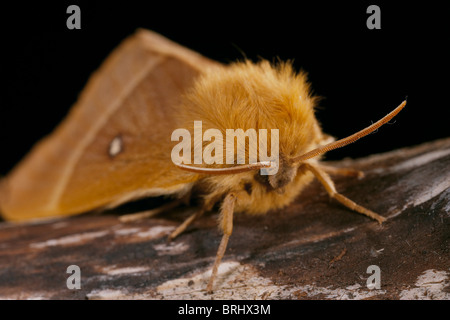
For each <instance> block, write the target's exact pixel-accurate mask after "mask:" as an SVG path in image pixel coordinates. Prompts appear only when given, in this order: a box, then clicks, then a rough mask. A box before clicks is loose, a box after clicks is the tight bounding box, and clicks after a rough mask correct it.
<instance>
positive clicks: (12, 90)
mask: <svg viewBox="0 0 450 320" xmlns="http://www.w3.org/2000/svg"><path fill="white" fill-rule="evenodd" d="M422 3H423V4H420V3H419V2H417V1H416V2H409V3H408V2H403V3H402V2H398V1H395V4H393V3H392V1H391V3H389V2H385V1H375V2H368V1H345V2H344V1H333V2H331V1H329V2H328V1H327V2H324V1H295V2H294V1H291V2H281V1H272V2H261V1H258V2H244V1H240V2H213V1H210V2H206V3H195V2H191V1H189V2H187V1H186V2H183V3H179V2H165V4H164V5H163V4H158V3H157V2H154V1H139V2H138V1H123V2H109V1H70V2H68V1H45V2H43V1H38V2H29V3H28V2H16V3H15V4H3V3H2V6H1V7H0V12H1V16H0V32H1V50H0V51H1V60H0V61H1V62H0V74H1V78H2V80H3V84H2V85H1V86H0V90H1V91H0V94H1V99H0V119H1V122H0V124H1V125H0V143H1V157H0V159H1V160H0V174H6V173H7V172H8V171H9V170H10V169H11V168H12V167H13V165H14V164H16V163H17V162H18V161H19V160H20V159H21V158H22V157H23V156H24V155H25V154H26V152H28V150H29V149H30V148H31V146H32V145H33V144H34V143H35V142H36V141H38V140H39V139H40V138H42V137H43V136H45V135H46V134H48V133H50V132H51V131H52V130H53V129H54V128H55V126H56V125H57V124H58V123H59V122H60V121H61V120H62V119H63V117H64V116H65V115H66V114H67V111H68V110H69V108H70V107H71V105H72V104H73V103H74V102H75V101H76V99H77V95H78V94H79V93H80V91H81V90H82V88H83V87H84V85H85V83H86V81H87V80H88V78H89V75H90V74H91V73H92V72H93V71H94V70H95V69H96V68H98V66H99V65H100V64H101V62H102V61H103V60H104V58H106V56H107V55H108V54H109V53H110V52H111V50H113V49H114V48H115V47H116V46H117V45H118V44H119V42H120V41H121V40H122V39H124V38H125V37H126V36H128V35H130V34H132V33H133V32H134V31H135V30H136V29H137V28H139V27H141V28H147V29H151V30H154V31H156V32H159V33H161V34H163V35H164V36H166V37H168V38H170V39H172V40H174V41H176V42H178V43H180V44H182V45H184V46H187V47H188V48H191V49H193V50H195V51H198V52H200V53H202V54H203V55H205V56H207V57H210V58H212V59H215V60H218V61H221V62H224V63H228V62H232V61H235V60H237V59H242V58H243V54H245V55H246V56H247V57H248V58H249V59H252V60H257V59H258V58H259V57H262V58H266V59H269V60H273V59H274V58H276V57H279V58H281V59H283V60H285V59H294V66H295V68H296V69H297V70H300V69H303V70H305V71H307V72H308V73H309V79H310V81H311V83H312V88H313V90H314V92H315V93H316V94H317V95H320V96H322V97H324V99H323V100H322V101H321V102H320V108H319V109H318V111H317V117H318V119H319V120H320V122H321V123H322V125H323V128H324V131H325V132H327V133H329V134H331V135H333V136H335V137H338V138H342V137H345V136H347V135H349V134H351V133H353V132H355V131H357V130H360V129H362V128H363V127H365V126H367V125H370V124H371V122H373V121H376V120H378V119H379V118H381V117H382V116H384V115H385V114H387V113H388V112H389V111H390V110H392V109H393V108H395V107H396V106H397V105H399V104H400V103H401V102H402V101H403V99H404V98H405V96H408V105H407V108H406V109H405V110H404V111H402V112H401V113H400V114H399V115H398V116H397V118H396V120H395V121H393V124H391V125H386V126H384V127H382V128H381V129H379V130H378V132H377V133H376V134H372V135H370V136H369V137H366V138H364V139H363V140H361V141H359V142H357V143H356V144H354V145H351V146H348V147H346V148H344V149H340V150H336V151H333V152H331V153H329V154H328V155H327V158H328V159H340V158H343V157H347V156H349V157H359V156H364V155H368V154H372V153H378V152H382V151H388V150H392V149H395V148H398V147H403V146H411V145H415V144H418V143H422V142H425V141H430V140H434V139H437V138H442V137H446V136H449V133H450V130H449V123H448V122H449V121H448V119H449V116H448V111H447V109H448V107H446V106H448V102H447V101H446V98H447V97H446V93H447V90H448V72H447V69H448V63H447V59H448V56H450V53H449V49H448V48H447V46H448V41H449V32H448V30H449V24H448V22H447V21H448V19H447V16H446V11H445V8H444V7H441V6H442V4H439V2H431V1H427V2H422ZM440 3H443V2H440ZM70 4H77V5H79V7H80V9H81V30H68V29H67V27H66V19H67V18H68V17H69V14H67V13H66V9H67V7H68V6H69V5H70ZM370 4H377V5H379V6H380V8H381V30H368V29H367V27H366V20H367V18H368V17H369V14H367V13H366V9H367V7H368V6H369V5H370Z"/></svg>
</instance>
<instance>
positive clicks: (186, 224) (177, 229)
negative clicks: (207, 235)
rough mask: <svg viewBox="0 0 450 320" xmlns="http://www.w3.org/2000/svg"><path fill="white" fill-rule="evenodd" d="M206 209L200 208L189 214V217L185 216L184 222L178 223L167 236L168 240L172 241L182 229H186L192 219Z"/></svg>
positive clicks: (196, 217)
mask: <svg viewBox="0 0 450 320" xmlns="http://www.w3.org/2000/svg"><path fill="white" fill-rule="evenodd" d="M206 211H208V210H205V208H201V209H200V210H198V211H197V212H196V213H194V214H193V215H191V216H189V218H187V219H186V220H184V222H183V223H182V224H180V225H179V226H178V227H177V228H176V229H175V230H174V231H173V232H172V233H171V234H170V235H169V237H168V240H169V241H172V240H173V239H175V238H176V237H178V236H179V235H180V234H181V233H183V232H184V230H186V228H187V227H188V226H189V225H190V224H191V223H192V222H194V220H196V219H198V218H200V217H201V216H202V215H203V214H204V213H205V212H206Z"/></svg>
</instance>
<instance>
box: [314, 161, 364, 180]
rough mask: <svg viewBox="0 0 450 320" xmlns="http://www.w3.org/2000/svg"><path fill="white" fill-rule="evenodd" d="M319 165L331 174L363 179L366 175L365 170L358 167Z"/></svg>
mask: <svg viewBox="0 0 450 320" xmlns="http://www.w3.org/2000/svg"><path fill="white" fill-rule="evenodd" d="M318 167H319V168H320V169H322V170H323V171H325V172H326V173H329V174H331V175H340V176H346V177H355V178H358V179H361V178H363V177H364V172H362V171H360V170H356V169H351V168H338V167H332V166H328V165H325V164H318Z"/></svg>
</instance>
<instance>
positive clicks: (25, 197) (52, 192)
mask: <svg viewBox="0 0 450 320" xmlns="http://www.w3.org/2000/svg"><path fill="white" fill-rule="evenodd" d="M316 103H317V99H316V98H315V97H313V96H311V94H310V88H309V84H308V82H307V81H306V76H305V75H304V74H303V73H299V74H298V73H295V72H294V70H293V69H292V67H291V65H290V64H288V63H280V64H278V65H277V66H273V65H271V64H270V63H268V62H267V61H261V62H259V63H256V64H255V63H251V62H248V61H245V62H240V63H234V64H231V65H229V66H223V65H220V64H219V63H216V62H214V61H211V60H209V59H207V58H205V57H203V56H201V55H199V54H197V53H195V52H192V51H190V50H188V49H186V48H184V47H181V46H179V45H177V44H175V43H173V42H171V41H169V40H167V39H165V38H163V37H162V36H160V35H158V34H155V33H153V32H150V31H146V30H140V31H138V32H137V33H136V34H135V35H133V36H131V37H130V38H128V39H126V40H125V41H124V42H123V43H122V44H121V45H120V46H119V47H118V48H117V49H116V50H115V51H114V52H113V53H112V54H111V55H110V57H108V59H107V60H106V61H105V62H104V63H103V65H102V66H101V67H100V69H99V70H98V71H97V72H96V73H95V74H93V76H92V77H91V79H90V80H89V82H88V84H87V85H86V88H85V89H84V90H83V92H82V93H81V95H80V97H79V100H78V102H77V103H76V105H75V106H74V107H73V108H72V111H71V112H70V114H69V115H68V117H67V118H66V119H65V120H64V121H63V123H62V124H61V125H60V126H59V127H58V128H57V129H56V130H55V132H54V133H53V134H51V135H50V136H49V137H47V138H45V139H44V140H43V141H41V142H40V143H38V144H37V145H36V146H35V147H34V148H33V149H32V151H31V152H30V153H29V155H28V156H27V157H26V158H25V159H24V160H23V161H22V162H21V163H19V164H18V165H17V166H16V167H15V168H14V169H13V170H12V172H11V173H10V174H9V175H8V176H7V177H6V178H5V179H4V180H3V181H2V182H1V184H0V212H1V213H2V215H3V217H4V218H5V219H7V220H11V221H23V220H28V219H35V218H44V217H52V216H64V215H73V214H78V213H82V212H86V211H89V210H92V209H96V208H110V207H114V206H117V205H119V204H122V203H125V202H127V201H130V200H134V199H138V198H142V197H151V196H160V195H167V196H172V197H174V198H177V199H180V198H182V197H186V196H187V195H191V194H192V195H197V196H198V197H200V198H201V199H202V203H203V205H202V208H201V209H200V210H199V211H198V212H197V213H196V214H194V215H193V216H192V217H190V218H189V219H188V220H187V221H186V222H185V223H183V224H182V225H181V226H180V227H179V228H178V229H177V230H176V231H175V232H174V233H173V234H172V236H171V237H172V238H173V237H175V236H177V235H178V234H180V233H181V232H182V231H183V230H184V229H185V228H186V227H187V226H188V225H189V224H190V223H191V222H192V221H193V220H194V219H196V218H198V217H199V216H201V214H202V213H204V212H205V211H208V210H211V209H212V208H213V206H214V204H216V203H221V209H220V218H219V227H220V229H221V230H222V231H223V238H222V242H221V244H220V247H219V251H218V253H217V257H216V261H215V263H214V267H213V273H212V276H211V280H210V282H209V284H208V287H207V289H208V290H209V291H211V290H212V285H213V280H214V277H215V274H216V272H217V267H218V265H219V264H220V261H221V259H222V257H223V255H224V253H225V249H226V246H227V242H228V238H229V236H230V235H231V233H232V221H233V214H234V213H235V212H246V213H249V214H264V213H267V212H268V211H270V210H273V209H278V208H282V207H284V206H286V205H288V204H289V203H291V202H292V201H293V200H294V199H295V197H296V196H297V195H298V194H299V193H300V192H301V191H302V189H304V188H305V186H307V185H308V184H309V183H310V182H311V181H312V180H313V179H314V178H317V179H318V180H319V181H320V182H321V183H322V184H323V185H324V187H325V189H326V190H327V192H328V193H329V195H330V196H331V197H332V198H334V199H336V200H338V201H339V202H341V203H342V204H344V205H345V206H347V207H349V208H350V209H352V210H354V211H357V212H359V213H362V214H365V215H367V216H369V217H371V218H373V219H375V220H377V221H378V222H380V223H381V222H382V221H383V220H384V218H383V217H382V216H380V215H378V214H376V213H374V212H372V211H370V210H368V209H366V208H363V207H361V206H359V205H357V204H356V203H354V202H353V201H351V200H349V199H348V198H346V197H344V196H343V195H341V194H339V193H338V192H337V191H336V189H335V188H334V185H333V182H332V180H331V178H330V177H329V175H328V173H331V174H344V175H349V176H351V175H359V174H361V173H359V172H357V171H354V170H351V169H337V168H329V167H327V166H324V165H322V164H321V162H320V156H321V155H322V154H323V153H325V152H327V151H330V150H332V149H335V148H339V147H342V146H344V145H346V144H348V143H351V142H353V141H355V140H357V139H359V138H361V137H363V136H364V135H366V134H368V133H370V132H373V131H374V130H376V129H377V128H378V127H380V126H381V125H383V124H384V123H386V122H388V121H389V120H390V119H392V118H393V117H394V116H395V115H396V114H397V113H398V112H399V111H400V110H401V109H402V108H403V107H404V106H405V104H406V102H403V103H402V104H401V105H400V106H399V107H397V108H396V109H395V110H394V111H392V112H391V113H390V114H388V115H387V116H386V117H384V118H383V119H381V120H380V121H378V122H376V123H374V124H373V125H372V126H370V127H368V128H366V129H364V130H361V131H359V132H357V133H355V134H354V135H352V136H350V137H347V138H345V139H342V140H338V141H333V139H332V138H331V137H330V136H328V135H326V134H324V133H323V132H322V129H321V127H320V125H319V123H318V121H317V119H316V118H315V115H314V107H315V105H316ZM198 120H200V121H202V124H203V130H204V131H205V130H207V129H218V130H219V131H221V132H223V133H225V131H226V129H243V130H247V129H249V128H253V129H256V130H258V129H278V130H279V170H278V172H277V173H276V174H275V175H271V176H262V175H260V173H259V170H258V169H259V168H260V167H261V166H262V165H258V164H247V166H245V167H244V166H242V167H240V168H242V169H241V170H238V171H236V170H235V171H233V168H234V169H236V167H239V166H240V165H235V166H231V167H230V166H226V165H211V166H208V165H205V164H203V165H201V166H179V167H177V166H175V165H174V164H173V163H172V161H171V157H170V155H171V150H172V148H173V146H174V143H172V142H171V141H170V137H171V133H172V132H173V130H175V129H177V128H188V130H190V131H191V132H193V130H194V128H193V123H194V121H198ZM203 147H205V145H204V146H203ZM205 169H208V170H209V171H208V170H205ZM238 169H239V168H238ZM219 170H222V171H221V172H220V174H219Z"/></svg>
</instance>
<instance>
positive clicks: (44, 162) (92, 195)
mask: <svg viewBox="0 0 450 320" xmlns="http://www.w3.org/2000/svg"><path fill="white" fill-rule="evenodd" d="M215 65H217V64H216V63H215V62H212V61H211V60H208V59H206V58H204V57H202V56H201V55H199V54H197V53H195V52H192V51H190V50H188V49H186V48H184V47H181V46H179V45H177V44H175V43H173V42H171V41H169V40H167V39H166V38H164V37H162V36H160V35H158V34H156V33H153V32H150V31H147V30H139V31H138V32H136V34H134V35H133V36H131V37H129V38H128V39H126V40H124V42H123V43H122V44H121V45H120V46H119V47H118V48H117V49H116V50H114V51H113V53H112V54H111V55H110V56H109V57H108V58H107V59H106V61H105V62H104V63H103V65H102V66H101V67H100V69H99V70H98V71H97V72H95V73H94V74H93V75H92V77H91V78H90V80H89V81H88V83H87V85H86V88H85V89H84V90H83V92H82V93H81V95H80V97H79V100H78V102H77V103H76V104H75V105H74V107H73V108H72V110H71V112H70V114H69V115H68V117H67V118H66V119H65V120H64V121H63V122H62V123H61V125H60V126H59V127H58V128H57V129H56V130H55V131H54V132H53V133H52V134H51V135H50V136H49V137H47V138H45V139H44V140H42V141H41V142H40V143H38V144H37V145H36V146H35V147H34V148H33V149H32V151H31V152H30V154H29V155H28V156H27V157H26V158H25V159H24V160H23V161H22V162H21V163H19V164H18V165H17V167H16V168H14V170H13V171H12V172H11V173H10V174H9V176H8V177H7V178H6V180H5V181H3V187H2V192H1V195H0V197H1V198H0V206H1V207H0V209H1V210H0V211H1V212H2V213H3V216H4V217H5V218H6V219H8V220H25V219H30V218H39V217H49V216H59V215H70V214H76V213H80V212H85V211H88V210H91V209H94V208H98V207H103V206H114V205H117V204H120V203H122V202H125V201H127V200H130V199H134V198H139V197H142V196H156V195H163V194H173V193H178V192H183V190H186V189H188V188H189V187H190V183H191V182H193V181H195V180H196V179H197V176H196V175H195V174H192V173H189V172H185V171H182V170H179V169H177V168H175V166H174V165H173V163H172V162H171V158H170V152H171V149H172V147H173V145H174V143H173V142H171V141H170V137H171V133H172V131H173V130H174V129H176V121H175V120H174V114H175V113H176V107H177V104H178V102H179V98H180V95H181V94H182V93H183V92H184V91H185V90H186V89H187V88H189V87H190V86H191V85H192V84H193V80H194V79H195V77H196V76H198V75H199V74H200V73H201V72H202V70H205V69H206V68H208V67H212V66H215ZM113 141H114V142H113Z"/></svg>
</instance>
